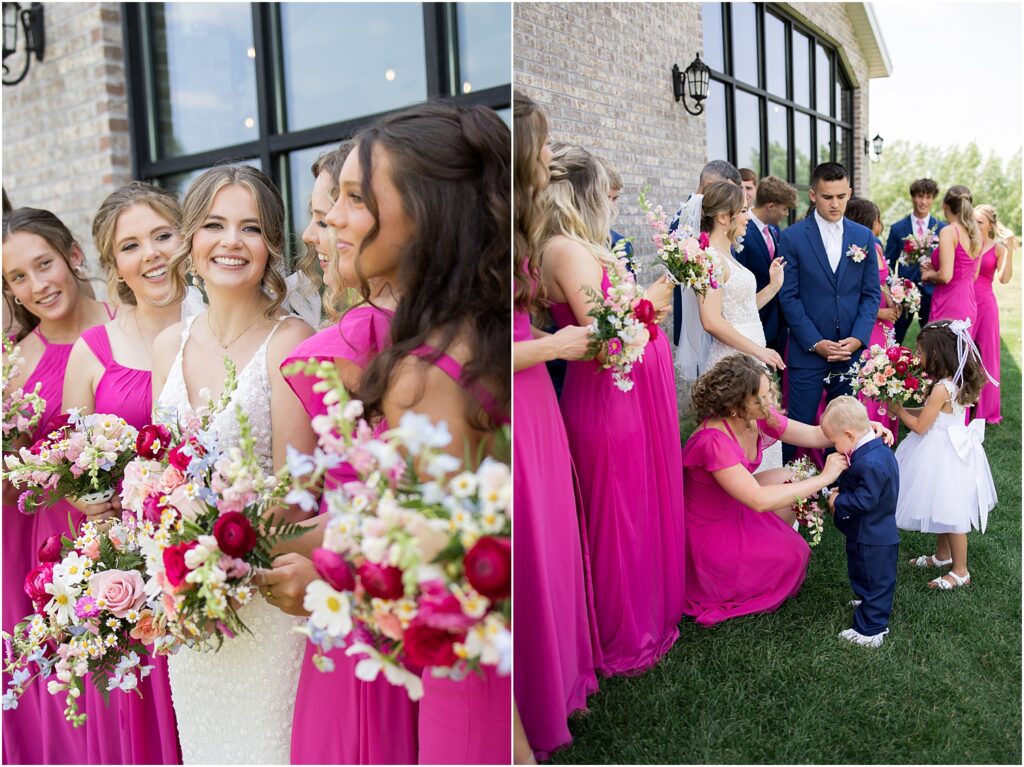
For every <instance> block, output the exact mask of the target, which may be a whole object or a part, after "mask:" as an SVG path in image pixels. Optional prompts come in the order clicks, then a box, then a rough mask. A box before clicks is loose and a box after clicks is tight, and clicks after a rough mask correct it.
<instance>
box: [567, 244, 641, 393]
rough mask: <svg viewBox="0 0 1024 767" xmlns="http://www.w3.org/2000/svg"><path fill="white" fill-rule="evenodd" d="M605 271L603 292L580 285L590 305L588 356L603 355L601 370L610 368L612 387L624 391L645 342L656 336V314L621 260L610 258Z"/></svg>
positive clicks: (629, 388) (629, 385) (631, 386)
mask: <svg viewBox="0 0 1024 767" xmlns="http://www.w3.org/2000/svg"><path fill="white" fill-rule="evenodd" d="M605 271H606V272H607V274H608V282H609V283H610V285H609V287H608V291H607V293H605V294H602V293H600V292H598V291H596V290H594V289H593V288H592V287H591V286H590V285H584V286H583V289H584V291H585V292H586V294H587V295H588V296H589V297H590V299H591V301H592V302H593V304H594V306H593V308H592V309H591V310H590V311H589V312H588V313H587V314H588V316H590V317H593V318H594V322H593V323H592V324H591V326H590V327H591V341H590V350H589V351H590V356H591V357H595V356H597V355H598V354H600V353H601V352H602V351H603V352H604V362H603V363H602V367H604V368H605V369H611V371H612V380H613V381H614V383H615V386H616V388H618V389H619V390H620V391H623V392H628V391H630V390H632V388H633V379H632V376H631V373H632V372H633V365H635V364H637V363H642V362H643V356H644V350H645V349H646V348H647V343H648V342H649V341H650V340H651V338H652V337H654V336H655V335H657V332H658V326H657V312H656V311H655V310H654V305H653V304H652V303H651V302H650V301H648V300H647V299H646V298H644V292H643V289H642V288H640V286H639V285H637V284H636V280H635V279H634V278H633V275H632V274H630V273H629V271H628V270H627V269H626V268H625V266H624V265H623V263H622V261H620V260H619V259H617V258H616V259H613V263H612V264H610V265H608V266H607V267H606V269H605Z"/></svg>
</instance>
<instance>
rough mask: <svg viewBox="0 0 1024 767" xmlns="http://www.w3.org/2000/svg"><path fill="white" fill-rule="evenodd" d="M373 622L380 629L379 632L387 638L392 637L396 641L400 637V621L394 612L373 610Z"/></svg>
mask: <svg viewBox="0 0 1024 767" xmlns="http://www.w3.org/2000/svg"><path fill="white" fill-rule="evenodd" d="M373 622H374V624H375V625H376V626H377V628H378V629H380V633H382V634H383V635H384V636H386V637H387V638H388V639H394V640H395V641H396V642H397V641H399V640H401V639H402V621H401V620H399V618H398V616H397V615H395V614H394V613H390V612H387V611H386V610H375V611H374V613H373Z"/></svg>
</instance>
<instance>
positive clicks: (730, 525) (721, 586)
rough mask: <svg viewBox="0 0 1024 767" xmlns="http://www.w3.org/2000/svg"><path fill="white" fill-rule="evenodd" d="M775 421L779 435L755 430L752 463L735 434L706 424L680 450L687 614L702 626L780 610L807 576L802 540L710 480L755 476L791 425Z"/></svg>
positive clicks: (808, 551)
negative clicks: (737, 470) (767, 450)
mask: <svg viewBox="0 0 1024 767" xmlns="http://www.w3.org/2000/svg"><path fill="white" fill-rule="evenodd" d="M776 418H777V420H778V426H777V427H775V428H773V427H771V426H770V425H769V424H768V423H767V422H766V421H758V422H757V423H758V428H759V430H760V435H759V436H758V440H757V456H756V457H755V458H754V459H753V460H751V459H750V458H748V457H747V456H746V455H745V454H744V452H743V448H742V447H741V446H740V444H739V442H738V441H737V440H736V439H735V437H734V436H733V434H732V431H731V430H730V431H729V433H728V434H726V433H725V432H722V431H719V430H718V429H713V428H709V427H708V426H707V424H706V423H705V424H703V425H702V426H701V427H698V429H697V430H696V431H695V432H694V433H693V434H692V435H691V436H690V439H689V440H687V442H686V446H685V447H684V448H683V457H682V465H683V474H684V476H685V483H684V485H685V488H686V557H685V561H686V614H687V615H692V616H693V617H694V618H695V619H696V621H697V623H698V624H700V625H702V626H712V625H714V624H716V623H721V622H722V621H724V620H728V619H730V618H736V617H738V616H741V615H750V614H751V613H760V612H768V611H771V610H775V609H777V608H778V607H779V606H780V605H781V604H782V603H783V602H785V601H786V600H787V599H789V598H790V597H791V596H793V595H794V594H796V593H797V591H799V590H800V585H801V584H802V583H803V582H804V576H805V575H806V574H807V563H808V562H809V561H810V558H811V549H810V547H809V546H808V545H807V543H806V542H805V541H804V539H803V538H802V537H801V536H800V533H798V532H796V531H795V530H794V529H793V528H792V527H791V526H790V525H787V524H786V523H785V522H784V521H782V519H780V518H779V517H778V516H776V515H775V514H773V513H772V512H770V511H766V512H760V513H759V512H757V511H754V510H753V509H751V508H749V507H748V506H744V505H743V504H742V503H740V502H739V501H737V500H736V499H735V498H733V497H732V496H731V495H729V494H728V493H727V492H725V490H723V489H722V487H721V485H719V484H718V482H717V481H716V480H715V477H714V475H713V474H712V473H711V472H713V471H719V470H721V469H726V468H728V467H730V466H735V465H737V464H739V465H741V466H743V467H744V468H745V469H747V471H750V472H753V471H754V470H755V469H756V468H757V467H758V466H759V465H760V464H761V455H762V453H763V448H764V447H765V446H766V445H767V444H771V442H774V441H775V440H777V439H779V438H780V437H781V436H782V432H784V431H785V429H786V424H787V423H788V421H787V419H786V417H785V416H783V415H778V414H776ZM726 428H727V429H728V428H729V427H728V424H726ZM765 437H767V438H768V440H770V441H766V440H764V438H765Z"/></svg>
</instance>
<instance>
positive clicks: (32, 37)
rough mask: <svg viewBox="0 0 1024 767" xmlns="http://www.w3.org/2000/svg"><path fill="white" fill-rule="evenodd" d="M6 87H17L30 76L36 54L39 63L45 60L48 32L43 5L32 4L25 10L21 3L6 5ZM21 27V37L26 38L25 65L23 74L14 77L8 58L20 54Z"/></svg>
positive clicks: (4, 64)
mask: <svg viewBox="0 0 1024 767" xmlns="http://www.w3.org/2000/svg"><path fill="white" fill-rule="evenodd" d="M3 10H4V58H3V67H4V76H3V83H4V85H17V84H18V83H20V82H21V81H22V80H24V79H25V77H27V76H28V68H29V65H31V63H32V54H33V53H34V54H35V56H36V58H37V59H38V60H39V61H42V60H43V53H44V52H45V50H46V31H45V29H44V27H43V4H42V3H32V5H31V6H30V7H29V8H27V9H25V8H22V7H21V3H4V4H3ZM19 25H20V26H21V35H22V37H24V38H25V45H24V56H25V64H24V66H23V67H22V69H21V72H20V73H19V74H18V75H17V76H14V75H12V74H11V68H10V67H9V66H8V65H7V58H8V57H9V56H13V55H14V54H15V53H17V52H18V27H19Z"/></svg>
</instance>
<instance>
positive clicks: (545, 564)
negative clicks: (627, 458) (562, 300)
mask: <svg viewBox="0 0 1024 767" xmlns="http://www.w3.org/2000/svg"><path fill="white" fill-rule="evenodd" d="M532 337H533V336H532V334H531V332H530V315H529V314H528V313H526V312H518V311H517V312H515V313H514V315H513V340H514V341H529V340H530V339H531V338H532ZM513 403H514V404H513V427H512V428H513V431H514V433H515V440H514V441H513V453H514V460H513V466H514V472H515V474H514V477H513V484H514V490H513V491H514V497H515V546H514V547H513V549H512V556H513V562H514V577H515V583H514V591H515V595H516V597H515V598H516V603H517V604H518V605H519V606H520V609H519V611H518V613H517V616H516V619H515V621H514V622H513V624H512V630H513V636H514V639H513V646H514V648H515V664H514V684H513V686H514V689H515V700H516V705H517V706H518V708H519V716H520V719H521V720H522V722H523V727H524V729H525V730H526V737H527V740H529V742H530V747H531V748H532V749H533V751H534V753H535V754H536V755H537V758H538V759H547V758H548V756H549V755H550V754H551V752H552V751H554V750H555V749H557V748H559V747H561V746H564V745H566V744H568V743H569V742H571V741H572V735H571V734H570V733H569V725H568V717H569V715H570V714H571V713H572V712H573V711H576V710H577V709H581V708H584V707H585V706H586V704H587V695H589V694H590V693H592V692H595V691H596V690H597V677H596V676H595V674H594V648H593V645H594V643H595V642H596V625H595V624H594V623H593V621H592V618H593V613H592V608H591V605H590V599H589V598H588V597H589V591H590V585H589V577H588V576H589V570H590V568H589V553H588V552H587V551H586V549H585V547H584V545H583V541H585V540H586V539H585V537H583V536H581V534H580V527H581V525H582V522H583V519H582V508H581V503H580V502H579V501H578V495H577V492H576V487H575V482H574V469H573V466H572V459H571V458H570V457H569V442H568V439H567V437H566V435H565V424H564V423H563V422H562V413H561V411H560V410H559V409H558V399H557V398H556V397H555V389H554V386H552V384H551V378H550V376H548V372H547V369H546V368H545V366H544V364H543V363H541V364H538V365H533V366H532V367H528V368H525V369H523V370H519V371H518V372H516V373H515V376H514V385H513Z"/></svg>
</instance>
